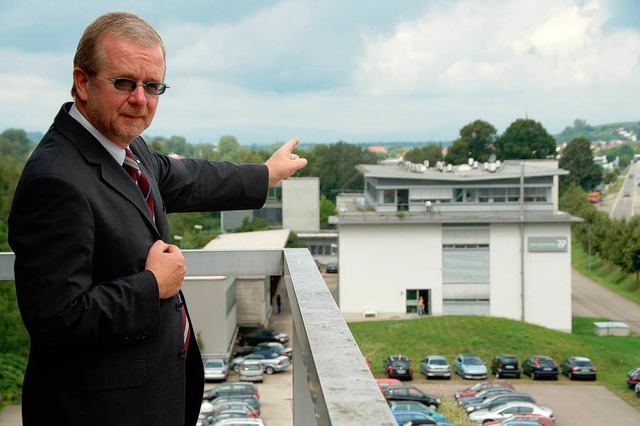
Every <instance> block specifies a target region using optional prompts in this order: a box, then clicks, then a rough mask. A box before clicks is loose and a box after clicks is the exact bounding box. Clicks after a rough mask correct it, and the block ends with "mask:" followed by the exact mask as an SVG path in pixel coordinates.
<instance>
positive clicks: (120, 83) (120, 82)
mask: <svg viewBox="0 0 640 426" xmlns="http://www.w3.org/2000/svg"><path fill="white" fill-rule="evenodd" d="M96 75H97V76H99V77H102V78H106V79H107V80H109V81H110V82H112V83H113V87H115V88H116V89H117V90H120V91H122V92H133V91H134V90H136V88H137V87H138V86H142V87H144V91H145V92H147V93H148V94H150V95H162V94H163V93H164V91H165V90H167V89H168V88H169V86H167V85H166V84H164V83H161V82H159V81H147V82H146V83H138V82H137V81H135V80H132V79H130V78H125V77H116V78H109V77H105V76H103V75H100V74H96Z"/></svg>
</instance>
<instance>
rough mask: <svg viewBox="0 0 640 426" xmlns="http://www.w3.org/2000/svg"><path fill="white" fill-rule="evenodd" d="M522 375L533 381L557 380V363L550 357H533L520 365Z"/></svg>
mask: <svg viewBox="0 0 640 426" xmlns="http://www.w3.org/2000/svg"><path fill="white" fill-rule="evenodd" d="M522 374H524V375H525V376H530V377H531V380H535V379H542V378H547V379H553V380H558V363H557V362H556V361H555V360H554V359H553V358H551V357H550V356H545V355H535V356H531V357H529V358H527V360H526V361H525V362H524V364H522Z"/></svg>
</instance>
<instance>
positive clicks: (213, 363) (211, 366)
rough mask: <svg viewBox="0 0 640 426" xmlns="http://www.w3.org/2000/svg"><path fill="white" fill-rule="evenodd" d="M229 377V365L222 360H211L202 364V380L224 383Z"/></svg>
mask: <svg viewBox="0 0 640 426" xmlns="http://www.w3.org/2000/svg"><path fill="white" fill-rule="evenodd" d="M228 376H229V365H228V364H227V361H226V360H224V359H222V358H211V359H207V360H206V361H205V362H204V380H205V381H206V380H212V381H213V380H215V381H225V380H227V377H228Z"/></svg>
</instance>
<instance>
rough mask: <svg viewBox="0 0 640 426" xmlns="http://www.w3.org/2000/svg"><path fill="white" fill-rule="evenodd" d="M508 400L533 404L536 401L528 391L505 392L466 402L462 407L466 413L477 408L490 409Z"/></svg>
mask: <svg viewBox="0 0 640 426" xmlns="http://www.w3.org/2000/svg"><path fill="white" fill-rule="evenodd" d="M509 401H527V402H533V403H534V404H535V403H536V400H535V399H533V397H532V396H531V395H529V394H528V393H517V392H507V393H499V394H497V395H493V396H490V397H488V398H485V399H484V401H482V402H478V403H476V404H468V405H466V406H465V407H464V409H465V411H466V412H467V413H470V412H472V411H477V410H492V409H494V408H495V407H497V406H498V405H501V404H504V403H506V402H509Z"/></svg>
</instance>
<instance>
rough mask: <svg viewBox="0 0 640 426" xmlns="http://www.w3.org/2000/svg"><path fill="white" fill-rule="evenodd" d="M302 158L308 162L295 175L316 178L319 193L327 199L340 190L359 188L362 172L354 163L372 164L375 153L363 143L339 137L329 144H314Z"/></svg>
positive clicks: (331, 198)
mask: <svg viewBox="0 0 640 426" xmlns="http://www.w3.org/2000/svg"><path fill="white" fill-rule="evenodd" d="M306 158H307V160H308V161H309V162H308V165H307V167H305V168H304V169H302V170H300V171H299V172H298V176H317V177H318V178H320V193H321V194H324V196H325V197H327V199H329V200H331V201H335V199H336V196H337V195H338V193H339V192H340V191H343V190H352V189H356V190H361V189H362V185H363V183H362V175H361V174H360V172H358V171H357V170H356V167H355V166H356V165H358V164H375V163H377V161H378V157H377V156H376V154H374V153H372V152H370V151H368V150H367V149H366V147H363V146H358V145H351V144H348V143H346V142H343V141H340V142H337V143H335V144H332V145H327V144H318V145H315V146H314V147H313V151H312V152H311V155H309V156H307V157H306Z"/></svg>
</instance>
